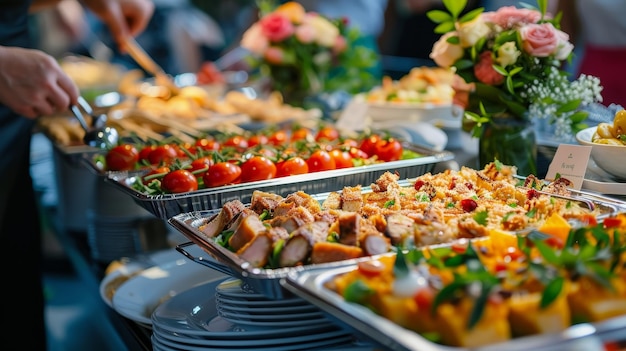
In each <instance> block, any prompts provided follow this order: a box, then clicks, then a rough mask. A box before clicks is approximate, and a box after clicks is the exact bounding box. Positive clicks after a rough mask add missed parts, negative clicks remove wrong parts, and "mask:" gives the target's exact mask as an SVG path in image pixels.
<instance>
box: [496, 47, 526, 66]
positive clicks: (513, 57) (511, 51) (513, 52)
mask: <svg viewBox="0 0 626 351" xmlns="http://www.w3.org/2000/svg"><path fill="white" fill-rule="evenodd" d="M521 54H522V53H521V51H519V50H518V49H517V46H516V45H515V42H512V41H508V42H506V43H504V44H502V46H500V47H499V48H498V57H497V58H496V62H497V63H498V64H499V65H500V66H502V67H506V66H508V65H512V64H514V63H515V62H517V58H518V57H519V56H520V55H521Z"/></svg>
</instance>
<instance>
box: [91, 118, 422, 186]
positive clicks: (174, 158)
mask: <svg viewBox="0 0 626 351" xmlns="http://www.w3.org/2000/svg"><path fill="white" fill-rule="evenodd" d="M421 156H423V155H422V154H420V153H417V152H415V151H412V150H408V149H407V148H405V147H404V146H403V142H402V140H400V139H397V138H395V137H393V136H391V135H388V134H385V133H367V134H365V133H363V134H360V135H358V136H355V137H345V136H342V135H341V134H340V132H339V131H338V130H337V129H336V128H335V127H334V126H333V125H330V124H327V125H321V126H320V127H319V128H318V129H317V130H312V129H309V128H305V127H301V126H293V127H292V128H291V129H274V130H266V131H259V132H246V133H244V134H226V133H224V134H217V135H206V136H203V137H200V138H197V139H195V142H194V143H184V142H181V141H179V140H174V139H172V140H164V141H161V142H136V141H133V142H122V143H119V144H118V145H115V146H114V147H112V148H110V149H109V150H107V152H106V153H105V154H100V155H97V156H96V158H95V159H94V160H93V161H94V163H95V164H96V166H97V168H98V169H101V170H103V171H107V172H110V171H113V172H115V171H137V172H139V173H141V174H142V175H141V176H139V177H136V178H137V180H136V181H135V182H134V183H133V184H132V187H133V189H135V190H137V191H139V192H141V193H144V194H149V195H157V194H178V193H186V192H193V191H196V190H200V189H206V188H215V187H220V186H225V185H232V184H240V183H247V182H254V181H261V180H269V179H274V178H280V177H288V176H292V175H300V174H309V173H314V172H321V171H328V170H335V169H343V168H351V167H359V166H364V165H368V164H374V163H381V162H393V161H398V160H405V159H413V158H418V157H421Z"/></svg>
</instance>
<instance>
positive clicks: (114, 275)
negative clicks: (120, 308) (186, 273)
mask: <svg viewBox="0 0 626 351" xmlns="http://www.w3.org/2000/svg"><path fill="white" fill-rule="evenodd" d="M186 250H187V251H189V252H190V253H192V254H194V255H196V257H198V256H202V255H203V254H204V251H202V249H201V248H200V247H198V246H190V247H189V248H186ZM205 255H206V254H205ZM182 257H184V256H182V254H181V253H180V252H178V251H176V249H173V248H172V249H166V250H160V251H157V252H153V253H151V254H149V255H147V256H146V257H141V258H139V257H136V258H132V257H130V258H128V260H119V261H118V262H119V263H120V264H119V266H118V267H116V268H115V269H114V270H112V271H111V272H109V273H108V274H107V275H106V276H105V277H104V278H102V280H101V281H100V297H101V298H102V300H103V301H104V302H105V303H106V304H107V305H109V306H110V307H113V295H115V292H116V291H117V289H118V288H119V287H120V286H121V285H122V284H124V283H125V282H126V281H128V280H129V279H130V278H132V277H133V276H135V275H137V274H139V273H141V271H143V270H145V269H147V268H150V267H153V266H158V265H160V264H165V263H168V262H171V261H175V260H177V259H180V258H182Z"/></svg>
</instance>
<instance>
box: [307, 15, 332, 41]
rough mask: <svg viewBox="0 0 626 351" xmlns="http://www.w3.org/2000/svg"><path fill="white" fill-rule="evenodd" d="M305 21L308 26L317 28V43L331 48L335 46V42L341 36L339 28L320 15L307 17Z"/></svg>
mask: <svg viewBox="0 0 626 351" xmlns="http://www.w3.org/2000/svg"><path fill="white" fill-rule="evenodd" d="M305 21H306V22H307V24H308V25H310V26H311V27H313V28H315V42H316V43H318V44H319V45H321V46H325V47H329V48H330V47H333V45H335V40H336V38H337V36H338V35H339V28H337V27H335V25H333V24H332V23H330V22H329V21H328V20H327V19H326V18H324V17H322V16H319V15H307V16H306V17H305Z"/></svg>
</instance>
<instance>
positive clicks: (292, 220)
mask: <svg viewBox="0 0 626 351" xmlns="http://www.w3.org/2000/svg"><path fill="white" fill-rule="evenodd" d="M313 221H315V218H314V217H313V214H311V212H310V211H309V210H308V209H306V208H305V207H302V206H298V207H294V208H292V209H290V210H289V211H288V212H287V213H285V214H284V215H280V216H275V217H274V218H272V219H271V220H269V221H268V223H269V225H271V226H272V227H283V228H285V229H286V230H287V232H289V233H291V232H293V231H294V230H296V229H298V228H299V227H301V226H303V225H304V224H306V223H310V222H313Z"/></svg>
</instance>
